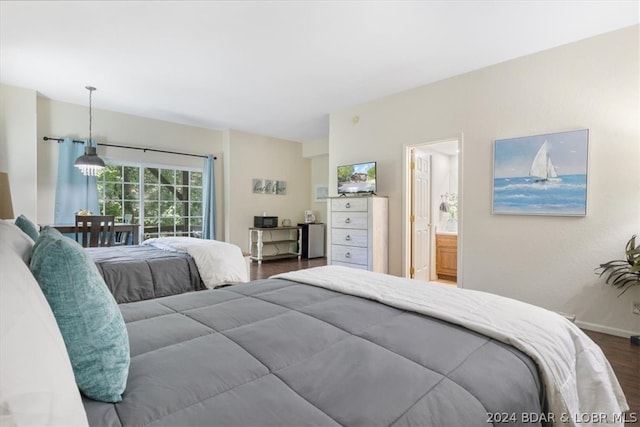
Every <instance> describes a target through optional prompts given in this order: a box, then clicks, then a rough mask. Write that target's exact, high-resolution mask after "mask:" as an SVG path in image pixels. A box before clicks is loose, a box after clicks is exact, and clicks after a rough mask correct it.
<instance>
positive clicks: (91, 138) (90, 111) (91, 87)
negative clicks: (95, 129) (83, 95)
mask: <svg viewBox="0 0 640 427" xmlns="http://www.w3.org/2000/svg"><path fill="white" fill-rule="evenodd" d="M85 88H86V89H87V90H88V91H89V147H92V146H93V134H92V133H91V125H92V123H93V114H92V106H91V104H92V103H91V98H92V96H91V95H93V91H94V90H96V88H95V87H93V86H85Z"/></svg>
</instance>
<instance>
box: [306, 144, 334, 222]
mask: <svg viewBox="0 0 640 427" xmlns="http://www.w3.org/2000/svg"><path fill="white" fill-rule="evenodd" d="M302 155H303V156H304V157H306V158H308V159H310V160H311V187H310V190H309V191H310V195H311V197H310V201H309V203H310V204H309V208H308V209H310V210H312V211H313V214H314V215H315V216H316V222H321V223H325V224H326V223H327V202H326V201H316V198H315V194H316V187H318V186H323V187H327V188H328V186H329V140H328V139H327V140H319V141H312V142H305V143H304V144H303V146H302Z"/></svg>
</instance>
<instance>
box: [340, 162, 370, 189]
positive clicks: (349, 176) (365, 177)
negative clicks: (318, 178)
mask: <svg viewBox="0 0 640 427" xmlns="http://www.w3.org/2000/svg"><path fill="white" fill-rule="evenodd" d="M375 192H376V162H369V163H355V164H352V165H345V166H338V194H349V193H375Z"/></svg>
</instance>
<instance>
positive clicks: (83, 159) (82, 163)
mask: <svg viewBox="0 0 640 427" xmlns="http://www.w3.org/2000/svg"><path fill="white" fill-rule="evenodd" d="M73 165H74V166H75V167H77V168H78V169H80V172H82V174H83V175H89V176H96V175H97V174H98V172H99V171H101V170H102V169H104V161H103V160H102V159H101V158H100V157H98V154H97V153H96V147H90V146H89V147H84V155H82V156H80V157H78V158H77V159H76V161H75V163H74V164H73Z"/></svg>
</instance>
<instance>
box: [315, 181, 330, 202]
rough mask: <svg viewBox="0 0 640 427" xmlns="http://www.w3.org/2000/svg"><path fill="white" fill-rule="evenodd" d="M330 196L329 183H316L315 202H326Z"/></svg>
mask: <svg viewBox="0 0 640 427" xmlns="http://www.w3.org/2000/svg"><path fill="white" fill-rule="evenodd" d="M327 198H329V186H328V185H316V186H315V198H314V201H315V202H326V201H327Z"/></svg>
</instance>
